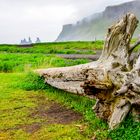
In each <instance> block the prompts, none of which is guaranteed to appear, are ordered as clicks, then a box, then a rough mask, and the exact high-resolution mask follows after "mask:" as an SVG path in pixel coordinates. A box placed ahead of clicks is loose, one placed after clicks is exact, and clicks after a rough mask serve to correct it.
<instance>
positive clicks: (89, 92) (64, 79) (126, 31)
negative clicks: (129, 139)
mask: <svg viewBox="0 0 140 140" xmlns="http://www.w3.org/2000/svg"><path fill="white" fill-rule="evenodd" d="M137 24H138V20H137V18H136V17H135V15H133V14H129V13H128V14H127V15H126V16H124V17H123V18H122V19H121V20H120V21H118V22H117V23H116V24H114V25H113V26H111V27H110V28H109V29H108V33H107V36H106V41H105V44H104V49H103V51H102V55H101V56H100V58H99V59H98V60H97V61H95V62H91V63H88V64H83V65H78V66H72V67H63V68H50V69H43V70H42V69H41V70H37V71H36V72H37V73H39V74H40V75H41V76H43V77H44V78H45V81H46V83H48V84H50V85H52V86H54V87H56V88H59V89H62V90H65V91H68V92H72V93H75V94H81V95H84V96H88V97H92V98H93V97H94V98H96V99H97V102H96V104H95V106H94V108H93V109H94V111H95V113H96V114H97V116H98V117H100V118H102V119H104V120H106V121H107V122H108V123H109V126H110V128H111V129H113V128H115V127H117V126H118V125H119V124H120V123H121V122H122V121H123V119H124V118H125V117H126V115H127V114H128V112H129V111H132V112H134V113H133V114H139V109H138V106H140V57H138V59H137V62H136V63H135V64H134V65H133V64H132V63H131V61H132V60H131V59H130V57H131V54H132V51H133V49H134V48H135V47H136V46H137V45H138V44H139V43H136V44H135V45H133V46H130V41H131V38H132V36H133V33H134V31H135V29H136V27H137Z"/></svg>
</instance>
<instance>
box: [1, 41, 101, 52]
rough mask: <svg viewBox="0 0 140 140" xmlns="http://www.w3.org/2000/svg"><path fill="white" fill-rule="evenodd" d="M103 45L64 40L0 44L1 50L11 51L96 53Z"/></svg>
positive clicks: (97, 42)
mask: <svg viewBox="0 0 140 140" xmlns="http://www.w3.org/2000/svg"><path fill="white" fill-rule="evenodd" d="M102 47H103V41H96V42H62V43H41V44H33V45H32V47H29V48H27V47H20V46H19V45H0V51H1V52H10V53H44V54H94V53H96V50H97V49H102Z"/></svg>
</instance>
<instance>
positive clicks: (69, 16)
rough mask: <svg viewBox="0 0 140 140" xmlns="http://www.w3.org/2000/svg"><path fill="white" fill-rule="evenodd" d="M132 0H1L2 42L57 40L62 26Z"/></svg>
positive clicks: (0, 28)
mask: <svg viewBox="0 0 140 140" xmlns="http://www.w3.org/2000/svg"><path fill="white" fill-rule="evenodd" d="M127 1H131V0H0V43H19V42H20V40H21V39H23V38H28V37H29V36H30V37H31V38H32V39H33V41H34V40H35V38H36V37H40V39H41V40H42V41H54V40H55V39H56V37H57V36H58V34H59V33H60V31H61V30H62V25H63V24H67V23H74V22H76V21H77V20H80V19H82V18H84V17H86V16H89V15H91V14H93V13H96V12H100V11H103V10H104V8H105V7H106V6H108V5H115V4H120V3H122V2H127Z"/></svg>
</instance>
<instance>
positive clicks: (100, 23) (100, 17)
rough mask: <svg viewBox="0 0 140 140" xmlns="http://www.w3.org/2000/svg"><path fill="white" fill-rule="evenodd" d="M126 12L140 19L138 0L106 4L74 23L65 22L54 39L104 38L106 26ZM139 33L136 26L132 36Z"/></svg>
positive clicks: (139, 3)
mask: <svg viewBox="0 0 140 140" xmlns="http://www.w3.org/2000/svg"><path fill="white" fill-rule="evenodd" d="M127 12H131V13H134V14H136V16H137V17H138V19H139V20H140V1H139V0H135V1H131V2H126V3H123V4H119V5H114V6H107V7H106V8H105V10H104V11H103V12H100V13H96V14H93V15H91V16H88V17H86V18H84V19H82V20H80V21H77V23H76V24H66V25H64V26H63V29H62V32H61V33H60V35H59V36H58V38H57V39H56V41H79V40H80V41H88V40H95V39H104V37H105V34H106V32H107V28H108V27H109V26H110V25H112V24H113V23H114V22H116V21H117V20H118V19H119V18H121V17H122V16H123V15H125V14H126V13H127ZM139 34H140V27H138V28H137V30H136V32H135V35H134V37H137V36H138V35H139Z"/></svg>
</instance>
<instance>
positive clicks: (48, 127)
mask: <svg viewBox="0 0 140 140" xmlns="http://www.w3.org/2000/svg"><path fill="white" fill-rule="evenodd" d="M102 44H103V42H102V41H97V42H66V43H46V44H45V43H43V44H36V45H33V46H34V47H32V48H20V47H19V46H16V45H0V140H91V139H93V140H95V139H97V140H139V139H140V123H136V122H133V121H132V118H131V116H128V117H127V118H126V120H125V122H123V123H122V124H121V126H120V127H119V128H117V129H116V130H113V131H111V130H109V128H108V125H107V123H106V122H104V121H102V120H100V119H98V118H97V117H96V116H95V114H94V112H93V111H92V106H93V105H94V104H95V100H91V99H88V98H86V97H82V96H78V95H73V94H70V93H67V92H64V91H61V90H58V89H56V88H53V87H51V86H49V85H47V84H45V83H44V79H43V78H41V77H39V76H38V75H36V74H35V73H33V70H35V69H38V68H49V67H64V66H72V65H77V64H83V63H87V62H89V60H86V59H77V60H66V59H63V58H60V57H57V56H56V55H55V54H57V53H59V54H61V53H62V54H69V53H70V54H74V53H75V54H83V53H84V54H93V53H96V50H98V49H101V48H102ZM51 50H53V51H51ZM46 54H49V55H46ZM51 107H53V108H52V109H54V108H56V110H55V112H52V110H50V109H51ZM57 110H60V112H61V111H62V112H63V113H66V112H67V114H66V115H65V116H64V117H66V118H64V117H63V116H61V114H60V113H59V112H57ZM68 112H69V114H68ZM72 114H73V115H75V116H78V118H77V119H75V118H73V119H72V116H73V115H72ZM54 115H55V116H54ZM70 115H71V116H70ZM59 116H60V117H59ZM62 118H63V120H62Z"/></svg>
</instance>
